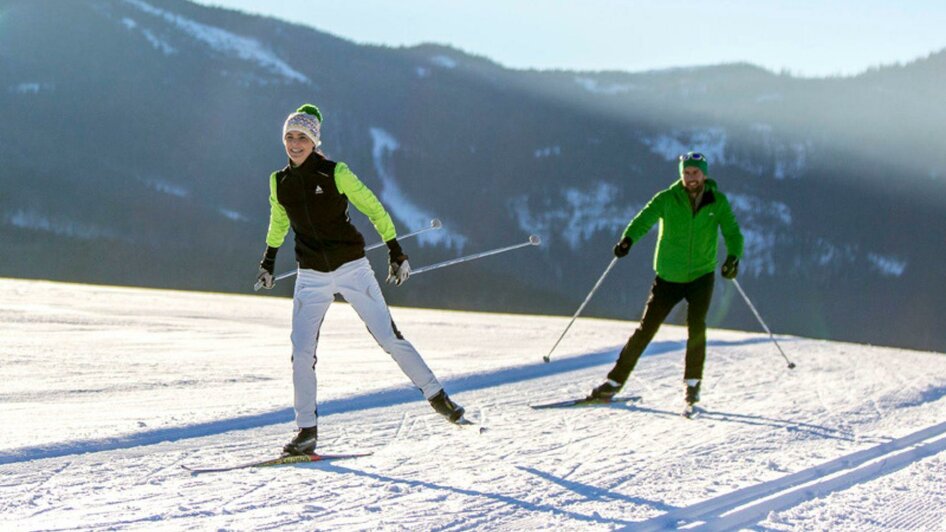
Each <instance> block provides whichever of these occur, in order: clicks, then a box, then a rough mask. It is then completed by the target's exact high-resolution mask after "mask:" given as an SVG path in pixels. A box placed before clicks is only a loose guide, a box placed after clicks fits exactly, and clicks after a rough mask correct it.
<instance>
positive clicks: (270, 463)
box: [181, 452, 373, 474]
mask: <svg viewBox="0 0 946 532" xmlns="http://www.w3.org/2000/svg"><path fill="white" fill-rule="evenodd" d="M372 454H373V453H370V452H369V453H350V454H283V455H282V456H280V457H278V458H271V459H268V460H255V461H253V462H244V463H242V464H236V465H224V466H218V467H212V466H211V467H191V466H188V465H183V464H182V465H181V467H182V468H184V469H186V470H188V471H190V472H191V473H195V474H197V473H222V472H224V471H236V470H238V469H250V468H254V467H274V466H282V465H291V464H306V463H312V462H331V461H335V460H350V459H352V458H362V457H365V456H371V455H372Z"/></svg>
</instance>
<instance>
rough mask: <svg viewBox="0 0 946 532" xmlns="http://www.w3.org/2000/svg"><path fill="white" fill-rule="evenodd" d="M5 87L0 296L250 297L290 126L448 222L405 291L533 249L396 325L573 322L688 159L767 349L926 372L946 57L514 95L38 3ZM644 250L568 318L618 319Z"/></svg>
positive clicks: (182, 23) (225, 24)
mask: <svg viewBox="0 0 946 532" xmlns="http://www.w3.org/2000/svg"><path fill="white" fill-rule="evenodd" d="M634 52H635V53H646V50H638V51H634ZM0 59H2V61H0V112H2V116H3V118H4V119H3V121H2V123H0V160H2V162H3V164H2V165H0V243H2V245H3V249H4V250H5V253H4V254H3V256H2V258H0V275H6V276H14V277H21V278H48V279H57V280H67V281H78V282H93V283H106V284H124V285H136V286H152V287H173V288H180V289H188V290H213V291H229V292H247V291H248V289H249V287H250V286H251V285H252V282H253V280H254V278H255V273H256V264H257V262H258V260H259V256H260V254H261V253H262V249H263V245H264V244H263V237H264V234H265V231H266V224H267V219H268V203H267V194H268V188H267V177H268V175H269V173H270V172H272V171H273V170H275V169H277V168H280V167H282V166H284V165H285V163H286V161H285V155H284V153H283V152H282V147H281V144H280V138H279V134H280V128H281V124H282V121H283V120H284V118H285V116H286V115H287V114H288V113H289V112H290V111H292V110H293V109H295V108H296V107H297V106H298V105H299V104H301V103H303V102H313V103H316V104H317V105H319V106H320V107H321V108H322V110H323V112H324V115H325V124H324V128H323V138H324V148H325V150H326V154H327V155H328V156H329V157H331V158H333V159H336V160H341V161H345V162H347V163H348V164H349V166H351V168H352V169H353V170H354V171H355V172H356V173H357V174H358V175H359V176H360V177H361V178H362V180H363V181H364V182H365V183H366V184H368V185H369V186H370V187H371V188H372V189H373V190H374V191H375V192H376V193H377V194H378V196H379V197H380V198H381V200H382V202H384V203H385V204H386V206H387V207H388V208H389V210H390V211H391V212H392V214H393V216H394V219H395V222H396V224H397V225H398V228H399V231H400V232H401V233H406V232H408V231H410V230H413V229H417V228H420V227H423V226H426V225H427V224H428V223H429V220H430V219H431V218H434V217H438V218H440V219H442V220H443V222H444V227H445V228H444V229H443V230H441V231H438V232H436V233H431V234H428V235H427V236H426V237H420V238H419V240H417V241H406V242H405V247H406V250H407V252H408V254H409V255H410V256H411V262H412V264H414V265H415V267H417V266H421V265H424V264H430V263H433V262H436V261H439V260H444V259H449V258H453V257H457V256H459V255H463V254H468V253H473V252H477V251H482V250H485V249H492V248H496V247H500V246H505V245H510V244H515V243H519V242H525V241H526V239H527V237H528V236H529V234H531V233H535V234H538V235H539V236H541V237H542V238H543V241H544V244H543V246H542V247H541V248H539V249H535V248H529V249H527V250H521V251H515V252H511V253H509V254H507V255H502V256H497V257H491V258H489V259H483V260H482V261H479V262H474V263H470V264H466V265H460V266H455V267H451V268H450V269H445V270H441V271H438V272H435V273H434V272H432V273H430V274H425V275H423V276H418V277H416V278H415V279H413V280H411V282H410V283H409V284H408V285H407V286H406V287H404V288H400V289H391V290H386V297H387V298H388V299H389V300H390V301H391V302H393V303H397V304H402V305H410V306H426V307H443V308H452V309H481V310H501V311H509V312H530V313H550V314H560V315H570V314H572V313H573V312H574V310H575V309H576V308H577V306H578V304H579V303H580V302H581V301H582V299H583V298H584V296H585V295H586V294H587V293H588V291H589V290H590V288H591V286H592V285H593V284H594V282H595V280H596V279H597V278H598V276H599V275H600V274H601V272H602V271H603V269H604V267H605V266H606V265H607V263H608V261H609V260H610V257H611V255H610V248H611V246H612V245H613V244H614V242H615V241H616V240H617V239H618V236H619V234H620V232H621V230H622V229H623V227H624V226H625V225H626V223H627V221H628V220H629V219H630V218H631V217H632V216H633V215H634V213H635V212H636V211H637V210H638V209H639V208H640V207H642V206H643V205H644V204H645V203H646V201H648V200H649V198H650V197H651V196H652V195H653V194H654V193H656V192H657V191H658V190H661V189H663V188H666V187H667V186H669V185H670V184H671V183H672V182H673V180H674V179H675V178H676V156H677V155H678V154H679V153H681V152H683V151H687V150H690V149H693V150H699V151H702V152H704V153H705V154H707V155H708V156H709V158H710V174H711V177H713V178H714V179H716V180H717V181H718V182H719V183H720V186H721V188H722V190H724V191H725V192H727V194H729V196H730V198H731V199H732V201H733V204H734V206H735V208H736V211H737V216H738V217H739V219H740V221H741V223H742V226H743V230H744V233H745V236H746V238H747V248H746V257H745V259H744V260H743V261H742V265H741V277H740V280H741V282H742V284H743V286H744V287H745V289H746V291H747V292H748V294H749V295H750V297H752V298H753V302H754V303H755V304H756V306H757V308H758V309H759V311H760V313H761V314H762V316H763V317H764V318H765V319H766V321H767V323H768V325H769V326H770V327H771V328H772V329H773V330H774V331H775V332H776V333H792V334H799V335H806V336H814V337H821V338H834V339H847V340H857V341H861V342H870V343H877V344H886V345H897V346H905V347H914V348H923V349H936V350H940V351H943V350H946V332H944V331H943V329H942V327H941V322H942V320H941V316H942V315H943V314H944V313H946V298H944V297H943V296H942V293H941V290H940V289H938V288H936V287H937V286H942V285H943V281H944V280H946V279H944V275H943V272H944V269H943V268H942V265H941V263H942V259H943V254H944V249H943V248H944V243H946V223H944V221H946V216H944V215H943V209H942V205H943V204H944V201H946V173H944V172H946V171H944V170H943V169H944V168H946V152H944V151H943V150H942V149H941V139H942V138H943V137H944V132H946V126H944V125H943V124H946V121H944V119H946V109H944V108H943V106H941V105H939V100H940V92H941V87H942V84H943V82H944V81H946V51H944V52H939V53H936V54H932V55H930V56H929V57H927V58H925V59H923V60H919V61H915V62H913V63H910V64H906V65H894V66H887V67H878V68H875V69H872V70H870V71H868V72H866V73H864V74H862V75H859V76H855V77H839V78H827V79H799V78H793V77H791V76H789V75H785V74H774V73H771V72H768V71H765V70H763V69H760V68H757V67H754V66H752V65H746V64H731V65H720V66H716V67H700V68H679V69H672V70H664V71H653V72H641V73H622V72H570V71H521V70H509V69H505V68H503V67H501V66H499V65H497V64H495V63H493V62H491V61H489V60H488V59H486V58H481V57H475V56H471V55H468V54H465V53H463V52H460V51H458V50H454V49H451V48H447V47H442V46H434V45H424V46H418V47H412V48H387V47H376V46H364V45H356V44H354V43H351V42H348V41H345V40H343V39H340V38H337V37H334V36H332V35H329V34H326V33H322V32H319V31H316V30H313V29H311V28H307V27H303V26H298V25H293V24H288V23H284V22H281V21H277V20H274V19H269V18H264V17H258V16H250V15H246V14H243V13H239V12H234V11H227V10H222V9H216V8H208V7H203V6H198V5H195V4H191V3H189V2H185V1H182V0H161V1H158V0H152V1H144V0H72V1H68V2H67V1H57V0H33V1H30V2H23V1H3V2H0ZM353 218H354V219H355V222H356V224H357V225H358V226H359V228H360V229H361V230H362V232H363V233H364V234H365V235H366V238H367V240H368V241H369V242H373V241H374V240H375V238H376V234H375V233H374V231H373V229H372V228H371V227H370V225H369V224H368V223H367V221H366V220H365V219H364V217H362V216H361V215H360V214H357V213H355V214H354V215H353ZM654 232H655V231H654ZM431 235H432V236H431ZM653 243H654V236H653V232H652V234H651V236H649V237H647V238H646V239H644V240H643V241H642V242H639V243H637V244H636V245H635V246H634V248H633V250H632V251H631V255H630V257H629V258H627V259H625V260H623V261H621V263H620V264H619V267H617V268H615V270H614V271H613V273H612V274H611V275H610V277H609V278H608V279H607V280H606V282H605V285H604V287H605V288H604V289H602V290H601V291H600V293H598V294H597V295H596V296H595V298H594V299H593V301H592V302H591V303H590V304H589V306H588V308H587V309H586V311H585V312H586V314H587V315H591V316H606V317H620V318H628V319H636V318H638V317H639V316H640V312H641V310H642V309H643V304H644V299H645V297H646V293H647V290H648V288H649V285H650V283H651V282H652V280H653V272H652V270H651V261H652V250H653ZM377 253H378V254H377V255H373V256H372V260H373V261H375V265H376V268H377V269H379V271H380V270H381V269H383V268H384V256H383V253H382V252H377ZM721 253H722V252H721ZM291 255H292V252H291V246H285V247H284V249H283V251H282V252H281V254H280V257H279V261H278V263H277V268H278V269H280V270H284V269H290V268H291V267H292V266H293V258H292V256H291ZM275 293H276V294H278V295H288V294H290V293H291V283H283V284H282V285H281V286H279V287H277V289H276V291H275ZM715 297H716V302H715V304H714V306H713V309H712V310H711V315H710V323H711V325H713V326H722V327H733V328H743V329H748V328H756V329H758V328H759V325H758V324H757V323H756V322H755V318H754V317H753V316H752V314H751V313H750V311H749V310H748V308H747V307H746V305H744V304H743V303H742V302H741V301H740V300H739V296H738V294H737V293H736V292H735V290H733V289H732V287H731V286H730V285H729V283H726V282H723V281H722V280H720V282H719V283H718V284H717V290H716V295H715ZM682 319H683V314H682V311H681V312H677V313H676V314H675V316H673V317H672V321H674V322H676V323H680V322H681V320H682ZM628 332H630V331H628Z"/></svg>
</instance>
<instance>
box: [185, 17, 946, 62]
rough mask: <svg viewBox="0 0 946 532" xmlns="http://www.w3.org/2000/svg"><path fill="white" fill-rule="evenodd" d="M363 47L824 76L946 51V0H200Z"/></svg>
mask: <svg viewBox="0 0 946 532" xmlns="http://www.w3.org/2000/svg"><path fill="white" fill-rule="evenodd" d="M198 2H199V3H202V4H208V5H216V6H221V7H228V8H233V9H239V10H242V11H247V12H251V13H258V14H263V15H270V16H274V17H277V18H280V19H285V20H290V21H293V22H296V23H299V24H305V25H308V26H313V27H315V28H318V29H320V30H323V31H326V32H329V33H332V34H334V35H337V36H340V37H344V38H346V39H350V40H353V41H356V42H360V43H370V44H386V45H391V46H399V45H414V44H419V43H422V42H436V43H441V44H449V45H451V46H454V47H456V48H459V49H462V50H464V51H467V52H470V53H473V54H476V55H481V56H485V57H488V58H490V59H492V60H494V61H496V62H498V63H500V64H503V65H505V66H507V67H511V68H540V69H549V68H565V69H573V70H611V69H616V70H626V71H632V72H633V71H640V70H650V69H657V68H668V67H677V66H694V65H710V64H718V63H724V62H735V61H748V62H750V63H754V64H757V65H760V66H763V67H765V68H768V69H770V70H775V71H779V70H782V69H788V70H789V71H791V72H792V73H793V74H796V75H803V76H822V75H831V74H845V75H847V74H856V73H859V72H862V71H864V70H865V69H867V68H868V67H870V66H876V65H880V64H890V63H895V62H908V61H911V60H913V59H916V58H918V57H924V56H926V55H927V54H929V53H930V52H933V51H938V50H941V49H943V48H946V2H944V1H943V0H903V1H901V2H897V1H894V0H860V1H853V0H834V1H832V0H823V1H817V0H720V1H715V2H711V1H709V0H664V1H660V2H658V1H656V0H652V1H644V0H584V1H582V0H571V1H569V0H532V1H530V0H475V1H472V0H399V1H394V0H334V1H324V0H308V1H304V0H198Z"/></svg>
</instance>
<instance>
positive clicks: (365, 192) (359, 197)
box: [335, 163, 397, 242]
mask: <svg viewBox="0 0 946 532" xmlns="http://www.w3.org/2000/svg"><path fill="white" fill-rule="evenodd" d="M335 186H336V187H337V188H338V191H339V192H341V193H342V194H344V195H346V196H348V201H350V202H351V204H352V205H354V206H355V208H356V209H358V210H359V211H361V212H362V213H364V215H365V216H367V217H368V219H369V220H371V223H372V224H373V225H374V228H375V230H376V231H377V232H378V234H379V235H381V239H382V240H384V241H385V242H387V241H389V240H393V239H394V238H397V231H396V230H395V229H394V221H392V220H391V215H390V214H388V211H386V210H384V206H383V205H381V202H380V201H378V198H376V197H375V195H374V192H371V189H370V188H368V187H366V186H365V184H364V183H362V182H361V180H360V179H358V176H356V175H355V174H354V172H352V171H351V170H350V169H349V168H348V165H347V164H345V163H337V164H336V165H335Z"/></svg>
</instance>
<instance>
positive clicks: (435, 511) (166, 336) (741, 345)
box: [0, 279, 946, 530]
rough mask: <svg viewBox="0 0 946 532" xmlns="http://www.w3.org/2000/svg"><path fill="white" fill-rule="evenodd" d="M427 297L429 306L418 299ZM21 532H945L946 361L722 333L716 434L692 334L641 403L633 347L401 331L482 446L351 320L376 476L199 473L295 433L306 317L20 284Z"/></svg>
mask: <svg viewBox="0 0 946 532" xmlns="http://www.w3.org/2000/svg"><path fill="white" fill-rule="evenodd" d="M409 286H410V285H408V287H409ZM0 301H2V304H0V309H2V310H0V346H2V347H0V383H2V384H0V398H2V400H3V403H2V404H3V408H2V409H0V422H3V423H4V424H5V426H7V427H11V429H10V430H7V431H5V433H4V434H2V435H0V471H2V475H0V526H2V528H3V529H17V530H19V529H29V530H33V529H45V530H75V529H128V528H154V527H163V528H200V529H232V528H238V529H260V530H283V529H294V530H295V529H306V528H310V529H311V528H319V529H379V528H380V529H421V530H472V529H477V530H480V529H486V530H491V529H502V530H510V529H549V528H560V529H576V528H580V529H582V530H584V529H588V530H614V529H626V530H661V529H665V528H677V527H685V528H687V529H691V528H695V529H700V530H703V529H712V530H721V529H739V528H743V527H751V528H755V529H765V530H825V529H831V530H886V529H896V530H902V529H914V528H918V529H924V530H937V529H943V528H944V527H946V521H944V515H946V488H944V487H943V483H942V478H943V476H944V475H943V473H944V471H946V453H944V452H943V451H946V377H944V376H946V357H944V356H943V355H942V354H936V353H921V352H914V351H906V350H900V349H892V348H883V347H872V346H861V345H853V344H841V343H833V342H826V341H819V340H808V339H802V338H780V343H782V344H783V346H784V347H785V349H786V351H788V352H789V353H790V356H791V357H792V358H793V359H795V360H796V362H797V363H798V368H797V369H796V370H794V371H788V370H787V369H786V368H785V367H784V364H783V363H782V361H781V360H780V359H779V357H778V353H777V351H775V349H774V346H773V345H772V344H771V342H770V341H769V340H768V338H767V337H765V336H764V335H763V334H761V333H743V332H735V331H722V330H712V331H710V345H709V348H708V358H707V367H706V374H705V376H704V392H703V399H704V407H705V409H706V411H705V412H704V413H703V414H701V415H700V416H699V417H698V418H696V419H695V420H686V419H684V418H682V417H681V416H680V415H679V414H680V409H681V407H682V383H681V382H680V380H681V377H682V370H683V366H682V358H683V351H684V349H685V329H683V328H681V327H676V326H664V327H663V328H662V329H661V331H660V333H659V334H658V336H657V338H656V339H655V341H654V343H653V344H652V345H651V346H650V348H649V349H648V351H647V353H646V355H645V357H644V358H642V359H641V361H640V363H639V364H638V366H637V369H636V370H635V372H634V374H633V376H632V378H631V380H630V381H628V385H627V386H626V390H625V392H626V393H629V394H638V393H639V394H641V395H643V397H644V399H643V401H642V402H640V403H637V404H631V405H623V404H621V405H617V404H615V405H607V406H596V407H588V408H581V409H571V410H567V409H566V410H561V409H559V410H555V409H551V410H541V411H536V410H532V409H531V408H529V406H528V405H530V404H535V403H540V402H547V401H554V400H560V399H565V398H570V397H576V396H582V395H584V394H586V393H587V392H588V390H590V388H591V387H592V386H594V385H596V384H598V383H599V382H600V381H601V379H603V378H604V375H605V374H606V372H607V370H608V369H609V367H610V365H611V363H612V362H613V360H614V358H615V356H616V353H617V350H618V347H619V346H620V344H622V343H623V341H624V339H625V338H626V336H627V335H628V334H629V333H630V332H631V331H633V329H634V327H635V326H636V323H634V322H622V321H616V320H588V319H581V320H579V321H577V322H576V323H575V326H574V327H573V328H572V330H571V331H570V332H569V335H568V336H567V337H566V339H565V340H564V341H563V342H562V345H561V346H560V348H559V351H558V352H557V356H556V358H554V359H553V361H552V363H550V364H543V363H542V362H541V356H542V354H544V353H545V350H546V349H547V348H548V346H549V344H550V343H551V340H552V339H554V338H555V337H556V336H557V334H558V333H560V331H561V330H562V328H563V327H564V325H565V323H566V322H567V319H566V318H563V317H538V316H511V315H499V314H493V315H489V314H476V313H463V312H452V311H438V310H423V309H402V308H398V309H394V310H393V313H394V317H395V319H396V321H397V323H398V327H399V329H401V330H402V331H403V332H404V334H405V336H406V337H407V338H408V339H410V340H411V341H412V342H413V343H414V344H415V345H417V347H418V349H419V350H420V351H421V353H422V354H423V355H424V357H425V358H426V360H427V361H428V363H429V364H430V365H431V367H432V368H433V369H434V371H435V372H436V373H437V374H438V376H440V377H441V379H442V380H443V381H444V382H445V383H446V386H447V388H448V390H449V391H450V392H451V395H452V396H453V397H454V398H455V399H457V400H458V401H460V402H461V403H462V404H464V405H465V406H466V407H467V410H468V414H469V416H470V417H471V418H472V419H480V420H482V421H483V424H482V427H484V428H485V429H486V430H484V431H483V432H481V431H480V430H478V427H477V426H473V427H455V426H452V425H450V424H447V423H445V422H444V421H443V420H441V419H440V418H439V417H438V416H436V415H435V414H433V413H432V412H431V411H430V408H429V407H428V406H427V405H426V403H425V402H423V401H422V400H421V399H420V396H419V394H418V392H416V391H415V390H413V389H411V388H410V387H408V386H407V385H406V379H405V378H404V377H403V375H402V374H401V373H400V372H399V371H398V370H397V368H396V366H395V365H394V363H393V362H392V361H391V360H390V358H388V357H387V355H385V354H384V353H383V352H381V350H380V349H379V348H378V347H377V346H376V345H374V342H373V341H372V340H371V338H370V335H368V333H367V332H365V330H364V326H363V325H362V324H361V322H360V321H359V320H358V318H357V316H356V315H355V314H354V312H353V311H352V310H351V309H350V308H349V307H348V306H347V305H344V304H336V305H334V306H333V307H332V309H331V310H330V311H329V314H328V316H327V318H326V321H325V324H324V326H323V330H322V337H321V339H320V345H319V358H320V362H319V382H320V387H319V393H320V399H321V400H320V413H321V421H320V425H321V427H320V428H321V430H320V433H321V436H322V438H321V439H320V442H319V446H320V449H323V450H324V451H326V452H350V451H373V452H374V455H372V456H369V457H365V458H360V459H356V460H350V461H344V462H335V463H316V464H302V465H295V466H287V467H281V468H269V469H250V470H242V471H235V472H229V473H215V474H204V475H191V474H189V473H187V472H185V471H183V470H182V469H181V467H180V466H181V465H182V464H188V465H212V464H215V463H226V464H230V463H236V462H242V461H245V460H252V459H255V458H265V457H269V456H270V455H275V454H277V453H278V449H279V448H280V447H281V445H282V444H283V443H285V441H286V440H287V439H288V438H289V436H290V435H291V432H292V423H291V419H292V417H291V410H290V409H289V404H290V401H291V382H290V375H289V370H290V366H289V357H288V352H289V339H288V331H289V327H288V326H289V320H288V318H289V314H290V309H291V301H289V300H286V299H279V298H266V297H255V296H234V295H222V294H201V293H193V292H173V291H160V290H144V289H132V288H115V287H93V286H84V285H69V284H59V283H48V282H37V281H21V280H4V279H0Z"/></svg>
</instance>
